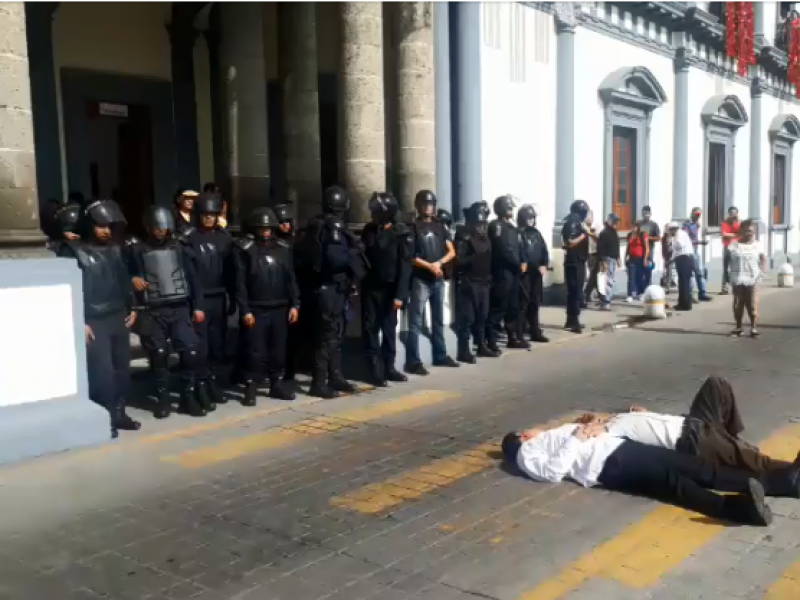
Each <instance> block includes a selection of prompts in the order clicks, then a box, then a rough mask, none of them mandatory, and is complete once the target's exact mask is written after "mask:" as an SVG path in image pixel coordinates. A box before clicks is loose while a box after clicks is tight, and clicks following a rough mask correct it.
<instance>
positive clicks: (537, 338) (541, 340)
mask: <svg viewBox="0 0 800 600" xmlns="http://www.w3.org/2000/svg"><path fill="white" fill-rule="evenodd" d="M531 341H532V342H535V343H537V344H546V343H547V342H549V341H550V338H548V337H546V336H545V335H544V334H543V333H542V330H541V329H540V330H538V331H537V332H536V333H534V334H532V335H531Z"/></svg>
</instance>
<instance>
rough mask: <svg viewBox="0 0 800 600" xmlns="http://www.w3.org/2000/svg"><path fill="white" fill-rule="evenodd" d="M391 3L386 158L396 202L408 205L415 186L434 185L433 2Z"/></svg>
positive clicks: (405, 208) (407, 208)
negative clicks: (391, 125) (391, 122)
mask: <svg viewBox="0 0 800 600" xmlns="http://www.w3.org/2000/svg"><path fill="white" fill-rule="evenodd" d="M392 7H393V9H394V10H393V17H392V20H393V24H392V25H393V28H394V35H393V40H394V45H395V52H396V56H397V70H396V76H397V119H396V121H395V126H396V128H397V129H396V132H395V134H394V135H393V136H392V139H393V141H394V144H395V153H394V156H393V157H392V158H393V163H394V166H395V172H396V173H397V185H396V191H397V196H398V201H399V203H400V208H401V210H403V211H410V210H413V208H414V196H415V195H416V193H417V192H418V191H419V190H425V189H427V190H435V188H436V129H435V116H436V99H435V84H434V72H433V66H434V62H433V61H434V58H433V55H434V52H433V6H432V3H431V2H399V3H397V4H394V5H392Z"/></svg>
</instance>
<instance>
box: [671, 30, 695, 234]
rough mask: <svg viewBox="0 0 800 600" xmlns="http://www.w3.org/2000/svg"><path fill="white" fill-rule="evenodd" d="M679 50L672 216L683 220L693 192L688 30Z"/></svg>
mask: <svg viewBox="0 0 800 600" xmlns="http://www.w3.org/2000/svg"><path fill="white" fill-rule="evenodd" d="M675 35H676V36H677V37H678V38H679V40H678V44H677V50H676V54H675V62H674V66H675V113H674V115H675V116H674V118H675V141H674V145H673V147H672V177H673V184H672V217H673V219H674V220H676V221H678V222H682V221H683V220H685V219H686V218H688V216H689V207H688V206H687V205H686V204H687V201H688V195H689V66H690V59H691V56H690V54H691V51H690V50H688V49H687V47H686V45H685V34H684V33H676V34H675Z"/></svg>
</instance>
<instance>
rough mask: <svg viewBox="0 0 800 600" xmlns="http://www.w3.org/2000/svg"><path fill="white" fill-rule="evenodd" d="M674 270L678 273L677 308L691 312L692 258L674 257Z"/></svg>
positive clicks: (686, 255) (685, 255)
mask: <svg viewBox="0 0 800 600" xmlns="http://www.w3.org/2000/svg"><path fill="white" fill-rule="evenodd" d="M675 269H676V270H677V271H678V308H680V309H681V310H692V276H693V275H694V257H693V256H690V255H688V254H684V255H682V256H678V257H676V258H675Z"/></svg>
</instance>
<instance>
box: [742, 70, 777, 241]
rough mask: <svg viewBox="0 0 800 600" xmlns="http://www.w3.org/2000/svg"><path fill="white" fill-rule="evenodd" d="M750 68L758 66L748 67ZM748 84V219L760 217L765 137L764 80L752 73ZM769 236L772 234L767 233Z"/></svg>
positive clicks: (758, 218)
mask: <svg viewBox="0 0 800 600" xmlns="http://www.w3.org/2000/svg"><path fill="white" fill-rule="evenodd" d="M750 69H751V74H753V73H752V70H755V69H758V66H755V67H750ZM754 75H755V77H753V79H752V81H751V84H750V190H749V192H750V193H749V194H748V202H747V216H748V218H750V219H755V220H760V219H761V146H762V141H763V139H764V137H765V130H764V129H762V124H763V117H762V110H761V106H762V104H763V102H762V98H761V97H762V95H763V93H764V89H763V86H764V81H763V80H762V79H761V78H760V77H758V75H757V73H756V74H754ZM768 233H769V232H768ZM769 235H770V236H771V235H772V234H771V233H769Z"/></svg>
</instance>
